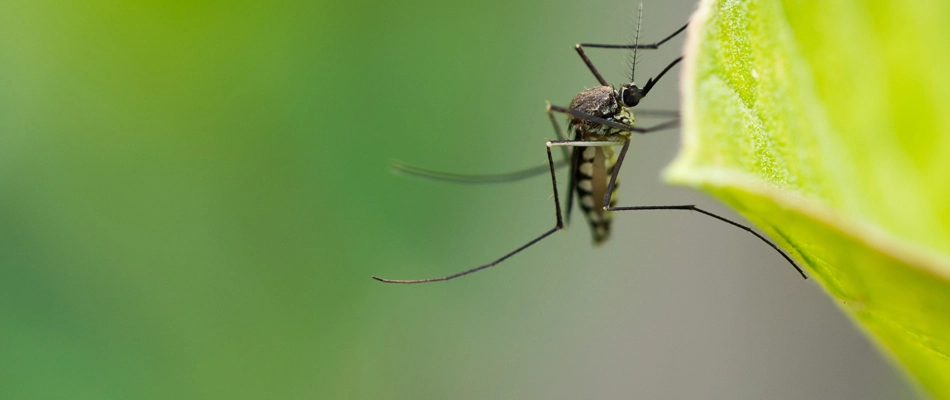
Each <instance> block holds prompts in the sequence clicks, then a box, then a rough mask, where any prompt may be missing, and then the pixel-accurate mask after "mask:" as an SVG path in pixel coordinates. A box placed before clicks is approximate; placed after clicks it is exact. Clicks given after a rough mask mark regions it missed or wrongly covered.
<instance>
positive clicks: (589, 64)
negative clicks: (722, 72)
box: [574, 24, 689, 94]
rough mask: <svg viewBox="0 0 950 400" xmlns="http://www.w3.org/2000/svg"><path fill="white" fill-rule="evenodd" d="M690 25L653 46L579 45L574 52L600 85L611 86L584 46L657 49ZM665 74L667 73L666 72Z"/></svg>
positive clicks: (575, 46)
mask: <svg viewBox="0 0 950 400" xmlns="http://www.w3.org/2000/svg"><path fill="white" fill-rule="evenodd" d="M688 25H689V24H686V25H683V27H682V28H679V29H677V30H676V32H673V33H672V34H670V35H669V36H667V37H666V38H664V39H663V40H661V41H659V42H656V43H652V44H632V45H629V44H596V43H578V44H576V45H574V50H577V55H579V56H581V60H583V61H584V64H586V65H587V69H589V70H590V72H591V73H592V74H594V78H597V82H600V84H601V85H602V86H610V84H608V83H607V81H606V80H604V77H603V76H601V75H600V72H598V71H597V68H596V67H594V63H592V62H591V61H590V58H588V57H587V53H585V52H584V46H587V47H592V48H602V49H657V48H659V47H660V45H662V44H663V43H666V42H667V41H669V40H670V39H672V38H673V37H675V36H676V35H679V34H680V33H681V32H683V31H684V30H686V27H687V26H688ZM680 58H682V57H680ZM677 62H679V59H677V60H676V61H675V62H673V64H676V63H677ZM670 67H672V65H670ZM670 67H667V69H669V68H670ZM663 72H664V73H665V72H666V71H665V70H664V71H663ZM660 75H661V76H662V75H663V73H661V74H660ZM656 80H659V77H658V78H657V79H656ZM647 84H648V85H649V86H653V85H650V84H649V82H647ZM648 91H649V90H648ZM644 94H646V93H644Z"/></svg>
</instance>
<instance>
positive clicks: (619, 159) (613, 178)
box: [603, 139, 808, 279]
mask: <svg viewBox="0 0 950 400" xmlns="http://www.w3.org/2000/svg"><path fill="white" fill-rule="evenodd" d="M629 147H630V140H629V139H628V140H627V141H625V142H624V143H623V148H622V149H620V154H619V155H618V156H617V163H616V164H614V170H613V172H611V174H610V183H608V184H607V193H606V195H605V196H604V204H603V205H604V210H607V211H643V210H687V211H696V212H698V213H700V214H703V215H706V216H709V217H712V218H715V219H718V220H720V221H722V222H725V223H727V224H729V225H732V226H735V227H737V228H739V229H742V230H744V231H746V232H749V233H751V234H752V235H754V236H755V237H757V238H759V240H761V241H763V242H765V244H767V245H769V247H771V248H772V249H774V250H775V251H777V252H778V253H779V254H781V255H782V257H784V258H785V261H788V263H789V264H792V267H795V270H797V271H798V273H799V274H800V275H801V276H802V278H805V279H808V276H807V275H805V272H804V271H802V269H801V267H799V266H798V264H796V263H795V261H793V260H792V258H791V257H789V256H788V254H785V252H784V251H782V250H781V249H779V248H778V246H776V245H775V243H772V242H771V241H769V240H768V239H766V238H765V237H764V236H762V235H760V234H759V233H758V232H756V231H754V230H752V228H749V227H748V226H745V225H742V224H740V223H738V222H736V221H733V220H731V219H728V218H725V217H722V216H719V215H716V214H713V213H711V212H709V211H706V210H703V209H701V208H698V207H696V206H694V205H678V206H634V207H611V206H610V197H611V195H612V194H613V191H614V185H615V184H616V182H617V174H618V173H619V172H620V166H621V165H623V159H624V157H625V156H626V155H627V149H628V148H629Z"/></svg>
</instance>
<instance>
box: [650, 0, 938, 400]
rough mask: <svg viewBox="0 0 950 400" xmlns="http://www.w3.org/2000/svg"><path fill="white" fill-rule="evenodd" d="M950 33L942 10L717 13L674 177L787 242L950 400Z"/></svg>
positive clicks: (692, 48)
mask: <svg viewBox="0 0 950 400" xmlns="http://www.w3.org/2000/svg"><path fill="white" fill-rule="evenodd" d="M946 21H950V2H946V1H942V0H913V1H892V0H888V1H883V0H881V1H854V0H842V1H822V0H785V1H779V0H703V1H702V2H701V5H700V8H699V10H698V11H697V12H696V14H695V15H694V16H693V17H692V19H691V21H690V27H689V37H688V39H687V45H686V52H685V56H686V57H685V60H684V65H683V82H682V90H683V107H682V112H683V146H682V150H681V153H680V154H679V156H678V157H677V159H676V160H675V161H674V163H673V164H672V165H671V166H670V167H669V168H668V170H667V171H666V178H667V179H668V180H669V181H670V182H673V183H676V184H682V185H687V186H691V187H695V188H700V189H702V190H704V191H706V192H708V193H710V194H712V195H713V196H716V197H718V198H719V199H721V200H722V201H724V202H726V203H727V204H728V205H730V206H731V207H733V208H734V209H735V210H737V211H738V212H739V213H741V214H742V215H743V216H745V217H746V218H747V219H749V220H750V221H752V222H753V223H755V224H756V225H757V226H758V227H759V228H761V229H762V230H763V231H765V232H766V233H768V234H769V235H770V236H771V237H772V238H774V239H775V240H776V242H777V243H778V244H779V245H780V246H782V247H783V248H784V249H786V250H787V251H788V252H789V253H790V254H791V255H792V256H793V257H795V258H796V259H797V260H799V261H800V262H801V264H802V265H803V266H804V267H805V268H806V270H807V272H808V273H809V275H810V276H811V277H813V278H814V281H816V282H817V283H819V284H820V285H821V286H822V287H823V288H824V289H825V290H826V291H827V293H828V294H829V295H831V296H832V297H833V298H835V299H836V300H837V301H838V303H839V304H840V305H841V307H842V309H843V310H844V311H845V312H846V313H847V314H848V315H850V316H851V317H852V318H853V319H854V321H856V322H857V323H858V325H859V326H860V327H862V328H863V331H864V332H866V333H867V334H868V336H869V337H870V338H871V339H872V341H874V342H875V343H877V344H878V345H879V347H880V348H881V349H883V350H884V352H885V353H886V354H888V355H889V356H890V357H891V358H892V359H893V360H894V361H895V362H896V363H898V364H899V365H902V366H903V367H904V370H905V371H906V372H908V373H909V375H910V376H912V377H913V378H914V379H915V380H916V382H918V383H919V384H920V385H921V386H922V387H923V388H924V389H926V391H928V392H929V393H931V394H932V395H934V396H936V397H938V398H950V256H948V255H950V73H948V71H950V68H948V67H950V45H948V42H947V40H948V39H947V38H950V24H948V23H947V22H946ZM777 262H778V261H777ZM788 276H789V284H795V282H794V279H795V278H796V276H797V275H796V274H795V273H794V271H792V270H791V268H790V267H789V273H788Z"/></svg>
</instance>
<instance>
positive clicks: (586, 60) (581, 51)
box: [574, 44, 610, 86]
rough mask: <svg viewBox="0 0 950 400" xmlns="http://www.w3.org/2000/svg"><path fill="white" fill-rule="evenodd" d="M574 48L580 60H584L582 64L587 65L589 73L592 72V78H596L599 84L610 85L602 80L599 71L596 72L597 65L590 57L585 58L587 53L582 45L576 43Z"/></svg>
mask: <svg viewBox="0 0 950 400" xmlns="http://www.w3.org/2000/svg"><path fill="white" fill-rule="evenodd" d="M574 50H577V55H579V56H581V60H584V64H586V65H587V69H589V70H590V73H592V74H594V78H597V82H600V85H601V86H610V84H609V83H607V81H606V80H604V77H603V76H601V75H600V72H597V67H595V66H594V63H592V62H591V61H590V58H587V54H586V53H584V47H583V46H581V45H579V44H578V45H575V46H574Z"/></svg>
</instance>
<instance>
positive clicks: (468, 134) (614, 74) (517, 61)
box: [0, 0, 912, 399]
mask: <svg viewBox="0 0 950 400" xmlns="http://www.w3.org/2000/svg"><path fill="white" fill-rule="evenodd" d="M693 7H694V3H693V2H690V1H677V2H673V1H668V2H664V1H650V2H646V3H645V4H644V21H643V29H642V38H643V40H644V41H654V40H656V39H658V38H660V37H663V36H665V35H666V34H668V33H669V32H672V31H673V30H675V29H676V28H677V27H679V26H681V25H682V23H683V22H684V21H686V20H687V18H688V16H689V14H690V13H691V12H692V9H693ZM635 9H636V4H635V3H633V2H630V1H594V2H572V1H555V2H542V1H527V2H517V3H511V2H506V1H487V2H474V3H473V2H443V1H419V2H413V3H412V4H408V3H406V4H403V3H388V2H371V1H348V2H325V1H324V2H303V1H298V2H295V1H282V2H281V1H278V2H269V3H261V2H233V1H232V2H223V1H173V2H150V1H105V0H95V1H88V2H65V1H37V0H33V1H17V0H7V1H4V2H2V3H0V395H2V397H3V398H11V399H13V398H17V399H28V398H30V399H32V398H37V399H40V398H69V399H119V398H154V399H166V398H182V399H184V398H195V399H197V398H201V399H210V398H221V399H231V398H249V399H259V398H287V399H304V398H328V399H329V398H354V399H484V398H525V399H529V398H539V399H540V398H544V399H554V398H563V399H570V398H631V397H642V398H655V397H660V398H669V397H672V398H697V397H699V398H772V399H776V398H882V399H883V398H905V397H909V396H911V393H912V392H910V390H911V389H910V388H908V387H907V386H906V384H905V383H904V382H903V381H902V380H901V379H900V377H899V376H898V375H897V374H896V373H895V371H894V370H892V368H891V367H889V366H888V365H887V364H886V363H885V362H884V360H883V359H882V357H881V356H880V355H878V354H877V353H876V352H875V351H874V349H872V347H871V346H870V345H869V344H868V343H867V342H866V341H865V339H864V338H863V337H862V336H861V335H860V334H859V333H858V332H857V331H856V329H855V328H854V327H852V325H851V323H850V322H849V321H847V320H846V319H845V317H844V316H843V315H841V313H840V312H838V310H837V309H836V307H835V306H834V304H833V303H832V302H831V301H830V300H829V299H828V298H826V297H825V296H824V295H823V294H822V293H821V292H820V290H818V289H817V288H816V287H814V286H813V284H812V283H810V282H804V281H801V280H799V279H798V278H797V275H796V274H795V273H794V271H791V270H790V269H789V268H788V267H787V265H785V264H784V261H782V260H781V259H780V258H779V257H778V256H777V255H775V254H774V253H772V251H771V250H770V249H768V248H767V247H765V246H762V245H761V244H760V243H758V242H757V241H756V240H754V239H753V238H751V237H748V236H747V235H746V234H744V233H743V232H741V231H738V230H735V229H732V228H730V227H728V226H726V225H721V224H719V223H717V222H715V221H707V220H705V219H703V218H701V217H698V216H695V215H689V214H685V215H680V213H675V212H661V213H646V214H640V215H622V216H618V220H617V223H616V225H617V226H616V232H615V234H614V237H613V239H612V242H610V243H608V244H607V245H606V246H604V247H602V248H598V249H594V248H592V247H591V246H590V244H589V243H590V236H589V233H588V232H587V231H586V226H584V225H583V224H577V225H576V226H575V227H574V228H573V229H570V230H568V231H567V232H566V233H559V234H558V235H555V236H554V237H552V238H551V239H548V240H547V241H545V242H542V243H540V244H539V245H537V246H535V247H533V248H531V249H530V250H528V251H526V252H525V253H523V254H521V255H519V256H518V257H516V258H513V259H512V260H510V261H509V262H507V263H505V264H503V266H499V267H497V268H495V269H493V270H489V271H485V272H482V273H480V274H477V275H473V276H470V277H467V278H465V279H460V280H456V281H452V282H449V283H442V284H433V285H421V286H387V285H383V284H379V283H377V282H374V281H372V280H370V279H369V277H370V275H374V274H377V275H381V276H385V277H393V278H421V277H430V276H438V275H444V274H446V273H449V272H455V271H457V270H461V269H465V268H470V267H472V266H475V265H479V264H482V263H484V262H487V261H490V260H491V259H493V258H495V257H497V256H499V255H501V254H503V253H504V252H507V251H509V250H510V249H512V248H514V247H516V246H518V245H520V244H522V243H524V242H526V241H527V240H529V239H530V238H533V237H534V236H536V235H538V234H540V233H541V232H543V231H544V230H546V229H548V228H550V227H551V226H552V224H553V216H552V210H551V208H552V206H551V198H550V197H551V194H550V191H549V182H548V181H546V180H545V179H543V178H540V179H534V180H531V181H528V182H524V183H518V184H507V185H496V186H478V187H464V186H455V185H447V184H439V183H433V182H427V181H420V180H417V179H411V178H406V177H401V176H397V175H395V174H393V173H392V172H391V171H390V170H389V168H388V163H389V161H390V160H392V159H399V160H402V161H406V162H409V163H413V164H416V165H420V166H424V167H429V168H435V169H441V170H448V171H454V172H504V171H509V170H514V169H519V168H524V167H531V166H536V165H542V163H543V162H544V146H543V144H542V143H543V140H544V138H546V137H552V136H553V132H552V131H551V130H550V127H549V125H548V122H547V119H546V116H545V114H544V101H545V100H550V101H551V102H552V103H554V104H561V105H567V104H568V103H569V102H570V99H571V98H572V96H573V95H574V94H576V93H577V92H578V91H580V90H581V89H583V88H585V87H590V86H592V85H594V84H596V81H595V80H594V79H593V78H592V77H591V76H590V74H589V73H588V72H587V71H586V69H585V67H584V66H583V64H582V63H581V62H580V61H579V60H578V59H577V55H576V54H575V53H574V51H573V49H572V46H573V44H574V43H577V42H581V41H585V42H628V41H629V40H630V39H631V38H632V35H633V33H632V32H633V25H634V23H633V18H632V15H633V12H634V10H635ZM681 44H682V38H680V39H677V40H675V41H673V42H671V43H670V46H669V47H667V48H664V49H661V50H659V51H656V52H644V53H643V54H642V57H640V58H639V60H638V61H642V62H640V63H639V64H638V70H639V71H641V72H640V73H639V74H638V76H639V78H638V80H641V81H645V79H646V78H647V77H648V76H650V75H652V74H654V73H655V72H656V71H658V70H659V69H660V68H662V66H664V65H665V64H666V63H668V62H669V60H671V59H672V58H673V57H676V56H677V55H678V54H679V48H680V46H681ZM590 54H591V56H592V58H593V59H594V62H595V63H596V64H597V65H598V66H599V67H600V68H601V71H602V72H603V73H604V74H605V75H606V77H607V79H608V80H610V81H612V82H615V83H616V84H618V85H619V84H621V83H624V82H623V77H624V72H625V71H626V69H627V65H628V63H629V54H626V53H623V52H620V53H617V52H610V51H596V50H593V51H591V53H590ZM674 76H675V75H674ZM677 99H678V97H677V82H676V79H675V78H672V79H671V78H667V79H664V81H662V83H661V84H660V85H658V86H657V87H656V89H654V91H653V92H651V97H650V98H648V99H647V100H645V101H644V102H643V107H647V108H659V109H675V108H676V107H677ZM676 144H677V137H676V132H675V131H673V132H668V133H664V134H657V135H653V136H649V137H639V138H636V140H635V141H634V148H633V149H632V150H631V154H630V155H629V156H628V163H627V164H625V166H624V167H625V169H624V171H623V173H622V174H621V177H622V179H623V185H622V186H621V197H620V199H621V204H627V205H633V204H643V205H645V204H671V203H675V204H689V203H698V204H703V205H704V206H707V207H710V208H713V209H715V210H717V211H720V212H722V213H725V214H727V215H734V214H732V213H731V212H729V211H728V210H725V209H724V208H723V207H721V206H719V205H718V204H716V203H714V202H712V201H711V200H707V199H705V198H703V197H701V196H699V195H697V194H695V193H692V192H689V191H686V190H682V189H675V188H668V187H665V186H663V185H661V184H660V183H659V182H658V181H659V178H658V176H659V173H660V170H661V169H662V168H663V166H664V165H665V164H666V163H667V162H669V160H671V159H672V157H673V154H674V153H675V151H676ZM563 180H565V181H566V178H564V179H563Z"/></svg>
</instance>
